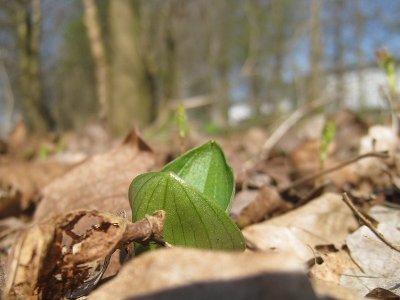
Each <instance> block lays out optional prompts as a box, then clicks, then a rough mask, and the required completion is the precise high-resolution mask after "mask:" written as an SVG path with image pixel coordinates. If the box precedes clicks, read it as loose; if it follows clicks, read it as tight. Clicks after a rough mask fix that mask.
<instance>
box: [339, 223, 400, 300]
mask: <svg viewBox="0 0 400 300" xmlns="http://www.w3.org/2000/svg"><path fill="white" fill-rule="evenodd" d="M397 224H398V223H397ZM397 224H396V225H393V224H386V223H379V224H378V230H379V232H381V233H382V234H383V235H384V236H385V238H387V239H388V240H389V241H391V242H392V243H393V244H397V245H398V244H400V237H399V231H398V229H397ZM346 242H347V247H348V248H349V250H350V254H351V257H352V258H353V260H354V261H355V262H356V264H357V265H358V266H360V268H361V270H362V271H359V270H356V269H353V268H348V270H347V271H346V274H344V275H342V277H341V284H343V285H345V286H348V287H351V288H353V289H355V290H357V291H358V292H359V293H360V295H363V296H365V295H366V294H367V293H368V292H370V291H371V290H372V289H374V288H384V289H387V290H389V291H391V292H393V293H395V294H396V295H398V296H400V287H399V278H400V253H399V252H398V251H396V250H394V249H392V248H390V247H389V246H388V245H386V244H385V243H383V242H382V241H381V240H380V239H378V238H377V237H376V235H375V234H374V233H373V232H372V231H371V230H370V229H369V228H368V227H366V226H362V227H360V228H359V229H358V230H357V231H355V232H354V233H352V234H351V235H349V237H348V238H347V241H346Z"/></svg>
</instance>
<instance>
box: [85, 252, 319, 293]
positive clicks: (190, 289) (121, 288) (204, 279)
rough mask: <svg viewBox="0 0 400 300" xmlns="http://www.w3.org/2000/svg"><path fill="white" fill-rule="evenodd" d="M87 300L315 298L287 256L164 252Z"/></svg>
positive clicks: (132, 265) (137, 262) (133, 264)
mask: <svg viewBox="0 0 400 300" xmlns="http://www.w3.org/2000/svg"><path fill="white" fill-rule="evenodd" d="M89 299H96V300H102V299H107V300H108V299H115V300H117V299H316V297H315V295H314V293H313V291H312V289H311V286H310V282H309V281H308V279H307V277H306V275H305V273H304V267H303V265H302V264H301V263H300V262H299V260H298V259H296V258H295V257H293V256H291V255H290V254H287V253H286V254H283V253H281V254H277V253H272V252H270V253H251V252H250V253H249V252H247V253H223V252H213V251H206V250H194V249H180V248H174V249H165V250H157V251H153V252H150V253H147V254H145V255H142V256H140V257H138V258H136V259H134V260H133V261H130V262H129V263H127V264H126V265H125V266H124V268H123V269H122V271H121V272H120V273H119V274H118V276H117V277H116V278H115V279H113V280H111V281H110V282H109V283H107V284H105V285H103V286H102V287H100V288H99V289H98V290H96V291H95V292H93V293H92V294H90V295H89Z"/></svg>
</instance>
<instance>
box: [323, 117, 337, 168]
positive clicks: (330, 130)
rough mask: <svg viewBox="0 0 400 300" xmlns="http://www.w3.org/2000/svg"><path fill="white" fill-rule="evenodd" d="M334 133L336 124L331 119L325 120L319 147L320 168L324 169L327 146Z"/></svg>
mask: <svg viewBox="0 0 400 300" xmlns="http://www.w3.org/2000/svg"><path fill="white" fill-rule="evenodd" d="M335 135H336V124H335V122H333V121H328V122H326V124H325V126H324V129H323V130H322V136H321V144H320V148H319V160H320V162H321V169H324V165H325V161H326V159H327V157H328V148H329V146H330V144H331V143H332V141H333V139H334V138H335Z"/></svg>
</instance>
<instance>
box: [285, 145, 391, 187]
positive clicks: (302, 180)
mask: <svg viewBox="0 0 400 300" xmlns="http://www.w3.org/2000/svg"><path fill="white" fill-rule="evenodd" d="M367 157H378V158H382V159H385V158H389V155H388V153H387V151H384V152H369V153H365V154H362V155H359V156H357V157H354V158H352V159H350V160H348V161H344V162H342V163H339V164H338V165H336V166H333V167H332V168H328V169H325V170H322V171H318V172H316V173H314V174H311V175H309V176H306V177H303V178H300V179H298V180H296V181H294V182H292V183H291V184H289V185H288V186H286V187H283V188H281V189H279V192H280V193H283V192H286V191H288V190H290V189H293V188H296V187H298V186H300V185H302V184H305V183H307V182H309V181H312V180H315V179H317V178H318V177H321V176H323V175H326V174H329V173H332V172H335V171H337V170H340V169H341V168H344V167H346V166H348V165H351V164H353V163H355V162H357V161H359V160H361V159H364V158H367Z"/></svg>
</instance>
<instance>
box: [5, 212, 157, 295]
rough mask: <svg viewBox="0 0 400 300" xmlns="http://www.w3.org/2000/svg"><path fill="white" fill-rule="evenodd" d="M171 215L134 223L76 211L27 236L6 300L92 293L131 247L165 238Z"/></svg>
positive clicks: (14, 261) (18, 248)
mask: <svg viewBox="0 0 400 300" xmlns="http://www.w3.org/2000/svg"><path fill="white" fill-rule="evenodd" d="M164 218H165V214H164V212H162V211H158V212H156V213H155V214H154V215H153V216H146V218H145V219H143V220H141V221H138V222H136V223H131V222H129V221H127V220H126V219H124V218H121V217H117V216H114V215H111V214H107V213H100V212H97V211H87V210H78V211H72V212H69V213H66V214H63V215H60V216H57V217H53V218H51V219H47V220H46V221H44V222H42V223H39V224H35V225H33V226H31V227H30V228H28V229H27V230H25V231H24V232H22V234H21V235H20V237H19V238H18V240H17V242H16V244H15V246H14V248H13V254H12V257H11V264H10V268H9V276H8V281H7V286H6V291H5V296H6V299H26V298H30V299H61V298H63V297H73V298H75V297H79V296H82V295H85V294H87V293H89V292H90V291H91V290H92V289H93V288H94V287H95V285H96V284H97V282H98V281H99V280H100V279H101V276H102V274H103V273H104V271H105V268H106V265H107V260H108V257H109V256H110V255H111V254H112V253H113V252H114V251H115V250H116V249H118V248H122V247H124V246H125V245H127V244H128V243H131V242H133V241H136V242H147V241H149V240H151V239H154V240H156V241H159V240H161V237H162V228H163V224H164Z"/></svg>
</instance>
